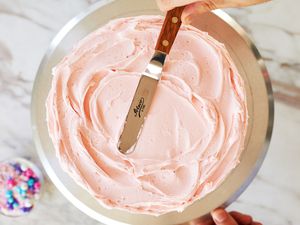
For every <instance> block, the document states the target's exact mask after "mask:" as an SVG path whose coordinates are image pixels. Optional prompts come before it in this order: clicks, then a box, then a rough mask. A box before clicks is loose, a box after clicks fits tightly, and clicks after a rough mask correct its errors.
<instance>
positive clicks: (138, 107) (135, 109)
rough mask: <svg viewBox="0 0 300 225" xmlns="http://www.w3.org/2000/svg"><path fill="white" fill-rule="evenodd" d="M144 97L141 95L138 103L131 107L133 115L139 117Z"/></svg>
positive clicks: (142, 108) (143, 107)
mask: <svg viewBox="0 0 300 225" xmlns="http://www.w3.org/2000/svg"><path fill="white" fill-rule="evenodd" d="M144 101H145V100H144V98H143V97H141V98H140V100H139V104H138V105H137V106H136V107H135V108H134V109H133V111H134V116H135V117H137V116H138V117H139V118H140V117H141V113H142V112H143V111H144V109H145V107H146V105H145V104H144Z"/></svg>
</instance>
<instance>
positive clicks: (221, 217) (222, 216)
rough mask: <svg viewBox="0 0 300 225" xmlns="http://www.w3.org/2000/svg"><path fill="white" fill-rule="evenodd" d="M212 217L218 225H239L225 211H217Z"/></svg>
mask: <svg viewBox="0 0 300 225" xmlns="http://www.w3.org/2000/svg"><path fill="white" fill-rule="evenodd" d="M211 215H212V218H213V220H214V222H215V223H216V225H238V223H237V222H236V221H235V219H233V217H232V216H231V215H230V214H229V213H227V212H226V211H225V210H224V209H221V208H220V209H216V210H214V211H213V212H212V213H211Z"/></svg>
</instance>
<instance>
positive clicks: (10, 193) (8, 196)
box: [5, 190, 13, 198]
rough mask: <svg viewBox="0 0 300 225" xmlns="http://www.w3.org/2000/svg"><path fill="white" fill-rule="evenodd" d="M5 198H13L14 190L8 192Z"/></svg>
mask: <svg viewBox="0 0 300 225" xmlns="http://www.w3.org/2000/svg"><path fill="white" fill-rule="evenodd" d="M5 196H6V197H7V198H10V197H11V196H13V191H12V190H7V191H6V193H5Z"/></svg>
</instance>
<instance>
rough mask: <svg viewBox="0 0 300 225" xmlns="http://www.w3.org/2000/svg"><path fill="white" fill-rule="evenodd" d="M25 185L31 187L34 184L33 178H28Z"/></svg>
mask: <svg viewBox="0 0 300 225" xmlns="http://www.w3.org/2000/svg"><path fill="white" fill-rule="evenodd" d="M27 184H28V186H33V184H34V179H33V178H30V179H29V180H28V181H27Z"/></svg>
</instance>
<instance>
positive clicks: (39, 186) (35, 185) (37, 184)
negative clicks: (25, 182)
mask: <svg viewBox="0 0 300 225" xmlns="http://www.w3.org/2000/svg"><path fill="white" fill-rule="evenodd" d="M34 188H35V189H37V190H39V189H40V188H41V183H40V182H36V183H35V184H34Z"/></svg>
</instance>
